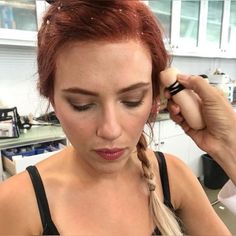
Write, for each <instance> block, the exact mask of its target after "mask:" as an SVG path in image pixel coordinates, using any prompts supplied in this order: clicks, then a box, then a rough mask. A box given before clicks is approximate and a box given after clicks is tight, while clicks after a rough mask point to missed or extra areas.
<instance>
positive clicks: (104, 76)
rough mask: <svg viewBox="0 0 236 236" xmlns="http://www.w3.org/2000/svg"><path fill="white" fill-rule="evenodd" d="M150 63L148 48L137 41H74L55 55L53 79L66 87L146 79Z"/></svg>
mask: <svg viewBox="0 0 236 236" xmlns="http://www.w3.org/2000/svg"><path fill="white" fill-rule="evenodd" d="M151 71H152V62H151V55H150V53H149V50H148V49H147V48H146V47H145V46H144V45H142V44H141V43H140V42H138V41H134V40H131V41H122V42H74V43H70V44H68V45H66V46H64V47H63V48H62V49H60V51H59V52H58V54H57V59H56V81H55V83H56V84H57V85H59V86H62V87H63V88H65V87H68V86H77V85H80V86H81V85H82V86H85V87H86V86H87V87H88V86H95V87H96V86H100V87H101V85H103V84H105V83H109V84H110V85H114V86H119V85H120V84H122V85H124V83H127V84H129V83H135V82H137V81H138V82H140V80H141V81H143V82H148V80H151Z"/></svg>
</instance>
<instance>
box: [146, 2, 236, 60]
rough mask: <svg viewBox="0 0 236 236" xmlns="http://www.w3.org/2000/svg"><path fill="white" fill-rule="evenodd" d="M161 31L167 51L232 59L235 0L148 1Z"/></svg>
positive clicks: (235, 21) (180, 54)
mask: <svg viewBox="0 0 236 236" xmlns="http://www.w3.org/2000/svg"><path fill="white" fill-rule="evenodd" d="M148 5H149V6H150V7H151V9H152V10H153V12H154V14H155V15H156V16H157V18H158V19H159V21H160V22H161V23H162V25H163V27H164V30H165V35H166V37H165V40H164V41H165V44H166V47H167V50H169V51H170V53H171V54H173V55H178V56H202V57H223V58H236V50H235V45H234V43H233V42H235V39H236V1H234V0H194V1H193V0H158V1H148Z"/></svg>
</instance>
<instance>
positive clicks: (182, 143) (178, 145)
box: [158, 134, 189, 165]
mask: <svg viewBox="0 0 236 236" xmlns="http://www.w3.org/2000/svg"><path fill="white" fill-rule="evenodd" d="M188 141H189V139H188V137H187V135H185V134H183V135H178V136H174V137H170V138H166V139H161V140H160V142H159V146H158V150H159V151H161V152H165V153H170V154H173V155H175V156H177V157H178V158H179V159H181V160H182V161H183V162H185V164H186V165H188V162H189V161H188Z"/></svg>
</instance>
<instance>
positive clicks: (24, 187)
mask: <svg viewBox="0 0 236 236" xmlns="http://www.w3.org/2000/svg"><path fill="white" fill-rule="evenodd" d="M33 191H34V190H33V188H32V184H31V181H30V178H29V175H28V174H27V173H26V172H22V173H21V174H18V175H15V176H13V177H11V178H9V179H7V180H5V181H3V182H2V183H1V184H0V193H1V194H0V234H1V235H2V234H14V233H17V232H18V233H19V232H25V233H27V234H29V233H31V232H32V231H31V230H30V229H31V228H32V227H33V226H32V225H31V222H32V219H34V220H36V218H35V217H37V216H38V212H37V209H35V207H32V206H35V201H36V199H35V197H34V196H35V194H34V192H33ZM26 222H27V223H26Z"/></svg>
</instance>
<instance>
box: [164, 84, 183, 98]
mask: <svg viewBox="0 0 236 236" xmlns="http://www.w3.org/2000/svg"><path fill="white" fill-rule="evenodd" d="M167 89H168V90H169V92H170V94H171V96H174V95H175V94H177V93H178V92H180V91H182V90H183V89H185V87H184V86H183V85H182V84H180V83H179V82H178V81H175V82H174V83H173V84H172V85H170V86H169V87H167Z"/></svg>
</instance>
